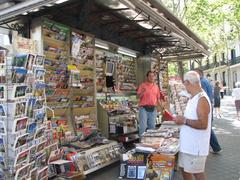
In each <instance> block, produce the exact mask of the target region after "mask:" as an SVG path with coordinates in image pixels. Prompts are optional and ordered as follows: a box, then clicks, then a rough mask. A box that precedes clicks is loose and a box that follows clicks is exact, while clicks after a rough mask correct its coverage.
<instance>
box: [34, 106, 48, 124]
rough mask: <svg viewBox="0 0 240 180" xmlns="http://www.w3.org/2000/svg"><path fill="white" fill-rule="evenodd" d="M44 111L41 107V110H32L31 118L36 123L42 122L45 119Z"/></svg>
mask: <svg viewBox="0 0 240 180" xmlns="http://www.w3.org/2000/svg"><path fill="white" fill-rule="evenodd" d="M45 117H46V112H45V109H44V108H43V109H42V110H34V111H33V118H34V120H35V122H36V123H37V124H42V123H43V122H44V120H45Z"/></svg>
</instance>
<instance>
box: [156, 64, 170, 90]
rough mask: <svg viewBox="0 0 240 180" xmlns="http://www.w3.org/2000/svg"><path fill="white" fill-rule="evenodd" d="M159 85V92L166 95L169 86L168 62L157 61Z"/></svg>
mask: <svg viewBox="0 0 240 180" xmlns="http://www.w3.org/2000/svg"><path fill="white" fill-rule="evenodd" d="M158 75H159V78H158V79H159V85H160V88H161V90H162V91H163V92H164V93H165V94H167V91H168V86H169V77H168V61H164V60H159V73H158Z"/></svg>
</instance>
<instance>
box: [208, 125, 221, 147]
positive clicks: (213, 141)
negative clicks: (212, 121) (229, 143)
mask: <svg viewBox="0 0 240 180" xmlns="http://www.w3.org/2000/svg"><path fill="white" fill-rule="evenodd" d="M210 146H211V147H212V149H213V151H214V152H218V151H220V150H221V147H220V145H219V143H218V140H217V136H216V135H215V133H214V131H213V129H211V136H210Z"/></svg>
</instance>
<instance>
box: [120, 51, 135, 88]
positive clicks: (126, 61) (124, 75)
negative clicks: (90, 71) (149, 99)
mask: <svg viewBox="0 0 240 180" xmlns="http://www.w3.org/2000/svg"><path fill="white" fill-rule="evenodd" d="M116 73H117V89H119V90H120V91H123V92H135V91H136V59H135V58H133V57H130V56H126V55H119V61H118V64H117V72H116Z"/></svg>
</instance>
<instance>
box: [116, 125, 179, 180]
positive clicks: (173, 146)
mask: <svg viewBox="0 0 240 180" xmlns="http://www.w3.org/2000/svg"><path fill="white" fill-rule="evenodd" d="M179 132H180V129H179V126H177V125H176V124H174V123H173V122H170V121H164V122H163V123H162V125H161V127H160V128H159V129H157V130H148V131H147V132H145V133H144V134H143V137H142V138H141V143H139V144H137V145H136V148H135V149H133V150H131V151H128V152H127V153H125V154H123V156H122V162H121V166H120V177H123V178H129V179H148V178H150V177H154V178H156V179H164V178H165V179H169V180H172V179H173V173H174V168H175V164H176V163H175V156H176V154H177V153H178V151H179Z"/></svg>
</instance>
